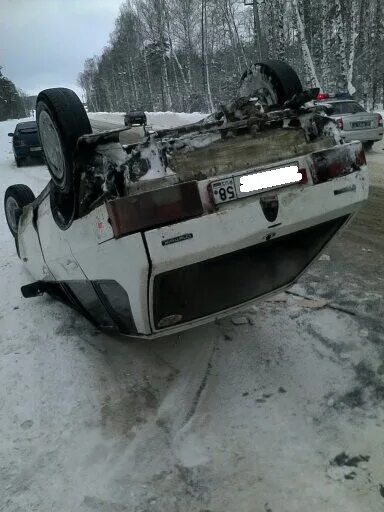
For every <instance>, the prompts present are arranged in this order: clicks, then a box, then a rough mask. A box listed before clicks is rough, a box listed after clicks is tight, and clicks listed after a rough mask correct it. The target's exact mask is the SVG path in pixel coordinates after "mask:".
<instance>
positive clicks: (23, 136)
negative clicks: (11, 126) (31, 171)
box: [8, 121, 44, 167]
mask: <svg viewBox="0 0 384 512" xmlns="http://www.w3.org/2000/svg"><path fill="white" fill-rule="evenodd" d="M8 136H9V137H12V148H13V154H14V155H15V161H16V165H17V167H20V166H21V165H22V164H23V163H25V162H26V161H27V160H28V159H32V158H34V159H35V158H39V159H41V160H42V159H43V158H44V153H43V150H42V147H41V144H40V139H39V134H38V133H37V124H36V121H27V122H25V123H18V124H17V125H16V127H15V131H14V132H13V133H8Z"/></svg>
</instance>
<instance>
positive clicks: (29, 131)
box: [19, 128, 37, 133]
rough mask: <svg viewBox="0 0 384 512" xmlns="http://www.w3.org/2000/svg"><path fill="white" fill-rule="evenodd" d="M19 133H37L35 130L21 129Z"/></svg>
mask: <svg viewBox="0 0 384 512" xmlns="http://www.w3.org/2000/svg"><path fill="white" fill-rule="evenodd" d="M19 133H37V128H21V130H19Z"/></svg>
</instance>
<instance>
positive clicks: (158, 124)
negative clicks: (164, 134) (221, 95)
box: [146, 112, 208, 130]
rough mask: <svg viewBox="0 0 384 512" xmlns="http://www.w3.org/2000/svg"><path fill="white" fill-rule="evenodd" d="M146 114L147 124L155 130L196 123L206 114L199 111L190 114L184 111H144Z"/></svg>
mask: <svg viewBox="0 0 384 512" xmlns="http://www.w3.org/2000/svg"><path fill="white" fill-rule="evenodd" d="M146 115H147V119H148V124H149V125H151V126H152V127H153V128H154V129H155V130H162V129H166V128H176V127H178V126H183V125H185V124H192V123H197V122H198V121H201V120H202V119H203V118H204V117H206V116H207V115H208V114H202V113H201V112H194V113H192V114H187V113H185V112H146Z"/></svg>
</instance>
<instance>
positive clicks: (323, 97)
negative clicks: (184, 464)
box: [316, 92, 329, 101]
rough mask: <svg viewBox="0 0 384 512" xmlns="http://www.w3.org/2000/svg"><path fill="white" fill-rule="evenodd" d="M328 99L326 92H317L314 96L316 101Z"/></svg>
mask: <svg viewBox="0 0 384 512" xmlns="http://www.w3.org/2000/svg"><path fill="white" fill-rule="evenodd" d="M328 98H329V94H328V93H327V92H319V94H318V95H317V96H316V99H317V101H321V100H327V99H328Z"/></svg>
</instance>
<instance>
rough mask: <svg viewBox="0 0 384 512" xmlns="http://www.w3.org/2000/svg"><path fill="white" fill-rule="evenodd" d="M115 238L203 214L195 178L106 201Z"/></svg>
mask: <svg viewBox="0 0 384 512" xmlns="http://www.w3.org/2000/svg"><path fill="white" fill-rule="evenodd" d="M106 206H107V211H108V215H109V219H110V223H111V226H112V230H113V234H114V235H115V238H120V237H122V236H125V235H129V234H132V233H137V232H139V231H144V230H145V229H150V228H155V227H160V226H165V225H167V224H172V223H174V222H181V221H183V220H186V219H190V218H192V217H198V216H200V215H202V214H203V212H204V210H203V205H202V202H201V198H200V194H199V189H198V186H197V182H196V181H189V182H187V183H181V184H179V185H174V186H172V187H165V188H159V189H157V190H152V191H150V192H143V193H141V194H136V195H132V196H126V197H120V198H118V199H114V200H112V201H107V203H106Z"/></svg>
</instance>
